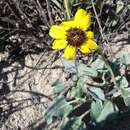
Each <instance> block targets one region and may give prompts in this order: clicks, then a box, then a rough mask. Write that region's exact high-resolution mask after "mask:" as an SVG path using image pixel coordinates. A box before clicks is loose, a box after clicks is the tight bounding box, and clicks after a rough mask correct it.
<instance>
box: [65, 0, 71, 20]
mask: <svg viewBox="0 0 130 130" xmlns="http://www.w3.org/2000/svg"><path fill="white" fill-rule="evenodd" d="M64 6H65V10H66V14H67V19H70V11H69V0H64Z"/></svg>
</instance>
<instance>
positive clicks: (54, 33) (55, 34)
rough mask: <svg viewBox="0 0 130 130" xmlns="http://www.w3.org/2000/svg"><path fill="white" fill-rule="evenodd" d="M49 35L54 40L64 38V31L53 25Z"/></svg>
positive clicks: (60, 27)
mask: <svg viewBox="0 0 130 130" xmlns="http://www.w3.org/2000/svg"><path fill="white" fill-rule="evenodd" d="M49 35H50V36H51V37H52V38H54V39H62V38H66V31H65V30H64V28H63V27H62V26H58V25H53V26H52V27H51V29H50V31H49Z"/></svg>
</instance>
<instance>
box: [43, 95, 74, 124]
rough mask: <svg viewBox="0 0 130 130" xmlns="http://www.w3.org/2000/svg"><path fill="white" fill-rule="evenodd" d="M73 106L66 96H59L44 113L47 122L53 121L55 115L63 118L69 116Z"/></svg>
mask: <svg viewBox="0 0 130 130" xmlns="http://www.w3.org/2000/svg"><path fill="white" fill-rule="evenodd" d="M72 109H73V107H72V106H71V105H70V104H69V103H68V102H66V100H65V98H64V97H62V96H59V97H58V98H57V99H55V100H54V103H53V104H52V105H51V106H50V107H49V108H48V109H47V111H46V112H45V114H44V118H45V120H46V122H47V124H50V123H52V121H53V117H57V118H63V117H66V116H68V114H69V113H70V112H71V111H72Z"/></svg>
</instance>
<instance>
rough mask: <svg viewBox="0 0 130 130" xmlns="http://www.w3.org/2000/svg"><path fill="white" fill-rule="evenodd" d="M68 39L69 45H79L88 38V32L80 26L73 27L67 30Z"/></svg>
mask: <svg viewBox="0 0 130 130" xmlns="http://www.w3.org/2000/svg"><path fill="white" fill-rule="evenodd" d="M66 36H67V41H68V44H69V45H72V46H75V47H79V46H80V45H82V44H83V43H84V41H85V40H86V34H85V32H84V31H83V30H81V29H79V28H71V29H69V30H68V31H67V34H66Z"/></svg>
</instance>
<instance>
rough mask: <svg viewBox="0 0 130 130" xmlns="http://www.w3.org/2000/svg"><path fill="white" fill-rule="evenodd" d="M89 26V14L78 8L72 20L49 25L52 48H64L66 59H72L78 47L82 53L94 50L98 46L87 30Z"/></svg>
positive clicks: (92, 35) (92, 34) (90, 32)
mask: <svg viewBox="0 0 130 130" xmlns="http://www.w3.org/2000/svg"><path fill="white" fill-rule="evenodd" d="M90 26H91V14H90V13H87V12H86V11H85V10H83V9H79V10H78V11H77V12H76V14H75V16H74V19H73V20H70V21H65V22H62V23H61V24H60V25H53V26H52V27H51V29H50V32H49V35H50V36H51V37H52V38H54V42H53V43H52V48H53V49H55V50H62V49H64V57H65V59H67V60H73V59H74V58H75V56H76V51H77V50H78V49H79V50H80V51H81V52H82V53H84V54H89V53H91V52H94V51H95V50H97V49H98V46H97V44H96V43H95V41H94V33H93V32H92V31H87V30H88V29H89V27H90Z"/></svg>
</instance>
